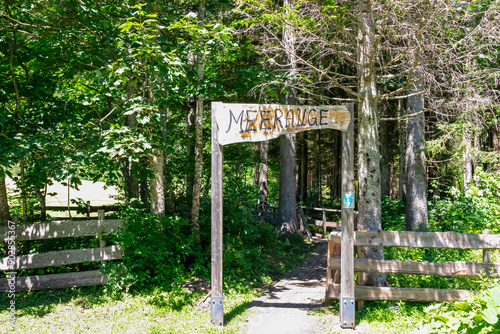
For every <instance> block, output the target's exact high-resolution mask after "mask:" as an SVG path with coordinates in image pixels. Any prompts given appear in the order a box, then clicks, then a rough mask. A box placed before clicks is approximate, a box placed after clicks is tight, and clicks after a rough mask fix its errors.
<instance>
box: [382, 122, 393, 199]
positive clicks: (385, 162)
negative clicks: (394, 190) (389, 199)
mask: <svg viewBox="0 0 500 334" xmlns="http://www.w3.org/2000/svg"><path fill="white" fill-rule="evenodd" d="M380 178H381V195H382V197H384V196H389V195H390V189H391V186H390V176H389V133H388V123H387V121H381V122H380Z"/></svg>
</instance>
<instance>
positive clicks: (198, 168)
mask: <svg viewBox="0 0 500 334" xmlns="http://www.w3.org/2000/svg"><path fill="white" fill-rule="evenodd" d="M204 24H205V0H200V2H199V3H198V26H203V25H204ZM200 42H201V41H200ZM196 74H197V79H198V89H197V90H198V95H197V96H196V113H195V116H194V119H195V121H194V128H195V144H194V183H193V204H192V206H191V231H192V233H193V238H194V243H195V244H199V243H200V201H201V181H202V177H203V100H204V98H203V95H202V94H201V92H200V84H201V81H202V80H203V75H204V68H203V53H201V52H199V53H198V54H197V55H196Z"/></svg>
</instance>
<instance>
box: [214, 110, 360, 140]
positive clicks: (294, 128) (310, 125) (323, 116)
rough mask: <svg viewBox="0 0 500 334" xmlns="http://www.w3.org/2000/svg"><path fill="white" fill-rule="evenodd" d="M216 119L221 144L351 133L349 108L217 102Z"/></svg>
mask: <svg viewBox="0 0 500 334" xmlns="http://www.w3.org/2000/svg"><path fill="white" fill-rule="evenodd" d="M214 116H215V119H216V122H217V125H218V127H219V132H218V140H219V144H221V145H227V144H232V143H241V142H259V141H264V140H268V139H272V138H277V137H279V136H280V135H282V134H290V133H297V132H300V131H305V130H315V129H337V130H340V131H347V127H348V126H349V122H350V121H351V115H350V113H349V111H348V110H347V107H346V106H342V105H341V106H295V105H274V104H236V103H217V104H216V108H215V112H214Z"/></svg>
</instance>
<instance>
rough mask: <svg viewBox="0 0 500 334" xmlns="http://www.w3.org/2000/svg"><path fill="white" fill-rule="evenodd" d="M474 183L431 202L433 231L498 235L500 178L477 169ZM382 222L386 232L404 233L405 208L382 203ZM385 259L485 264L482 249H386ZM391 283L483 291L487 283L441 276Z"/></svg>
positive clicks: (396, 277) (392, 282)
mask: <svg viewBox="0 0 500 334" xmlns="http://www.w3.org/2000/svg"><path fill="white" fill-rule="evenodd" d="M474 179H475V180H476V182H475V184H472V185H471V186H470V187H469V189H468V190H467V191H465V192H461V191H459V190H457V189H456V188H452V189H451V190H450V191H449V193H448V196H447V197H443V198H439V197H437V196H435V197H434V198H433V199H431V200H430V201H429V203H428V213H429V226H430V230H431V231H432V232H446V231H454V232H458V233H474V234H480V233H482V232H483V230H484V229H491V231H492V232H491V233H495V234H496V233H498V231H499V228H498V222H499V221H500V214H499V212H500V205H499V203H500V201H499V199H498V197H497V195H496V194H497V193H498V190H499V189H500V179H499V178H498V177H494V176H492V175H490V174H485V173H484V172H482V170H478V171H477V172H476V174H475V176H474ZM382 221H383V226H384V229H387V230H394V231H403V230H405V209H404V205H403V203H402V202H400V201H389V200H388V199H387V198H386V199H384V200H383V201H382ZM384 252H385V257H386V259H389V260H400V261H421V262H436V263H439V262H445V261H472V262H482V253H481V251H479V250H465V249H434V248H429V249H422V248H409V247H385V248H384ZM388 280H389V283H390V285H391V286H394V287H412V288H417V287H433V288H446V289H453V288H455V289H472V290H482V289H483V288H484V286H485V282H484V281H483V280H482V279H478V278H466V277H439V276H427V275H389V277H388Z"/></svg>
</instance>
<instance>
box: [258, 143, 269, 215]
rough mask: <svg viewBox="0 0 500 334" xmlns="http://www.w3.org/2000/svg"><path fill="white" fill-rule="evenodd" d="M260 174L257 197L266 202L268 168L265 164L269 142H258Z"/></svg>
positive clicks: (263, 206) (267, 158)
mask: <svg viewBox="0 0 500 334" xmlns="http://www.w3.org/2000/svg"><path fill="white" fill-rule="evenodd" d="M260 160H261V163H260V172H259V196H260V200H261V201H267V200H268V199H267V193H268V189H269V186H268V175H269V166H268V164H267V162H268V160H269V141H267V140H264V141H262V142H260ZM261 209H262V211H266V210H265V203H263V205H262V208H261Z"/></svg>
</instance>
